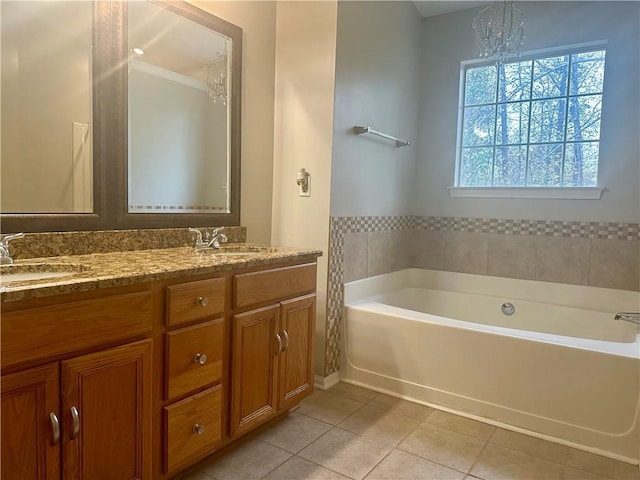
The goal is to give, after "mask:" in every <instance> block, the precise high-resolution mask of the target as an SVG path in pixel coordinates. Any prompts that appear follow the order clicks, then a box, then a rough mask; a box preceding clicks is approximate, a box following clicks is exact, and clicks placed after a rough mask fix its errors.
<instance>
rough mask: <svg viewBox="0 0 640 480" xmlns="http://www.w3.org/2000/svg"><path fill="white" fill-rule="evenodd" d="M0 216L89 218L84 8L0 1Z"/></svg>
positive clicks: (88, 58) (88, 18)
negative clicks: (0, 92)
mask: <svg viewBox="0 0 640 480" xmlns="http://www.w3.org/2000/svg"><path fill="white" fill-rule="evenodd" d="M0 18H1V28H0V31H1V35H2V38H1V44H2V57H1V58H2V68H1V70H0V71H1V87H2V102H1V103H2V108H1V110H2V119H1V124H2V130H1V132H2V134H1V136H2V138H1V145H2V147H1V157H0V158H1V159H2V164H1V172H2V185H1V190H0V191H1V192H2V193H1V202H2V203H1V205H2V212H3V213H14V214H20V213H25V214H59V213H64V214H74V213H93V210H94V209H93V203H94V202H93V200H94V199H93V152H92V150H93V147H92V144H93V125H94V122H93V117H92V111H93V108H92V88H91V84H92V71H91V68H92V52H91V50H92V44H93V41H92V40H93V39H92V28H91V27H92V23H93V22H92V5H91V3H89V2H51V1H49V2H46V1H32V2H25V1H3V2H1V3H0Z"/></svg>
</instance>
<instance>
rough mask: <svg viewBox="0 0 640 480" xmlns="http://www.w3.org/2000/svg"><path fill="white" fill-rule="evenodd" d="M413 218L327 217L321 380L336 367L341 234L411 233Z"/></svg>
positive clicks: (341, 290)
mask: <svg viewBox="0 0 640 480" xmlns="http://www.w3.org/2000/svg"><path fill="white" fill-rule="evenodd" d="M417 218H418V217H414V216H402V217H400V216H398V217H391V216H388V217H371V216H370V217H331V222H330V225H329V282H328V285H327V332H326V335H327V342H326V346H325V363H324V369H325V376H328V375H331V374H332V373H333V372H337V371H338V366H339V365H340V329H341V325H342V307H343V304H344V287H343V283H344V268H343V265H344V235H345V233H357V232H378V231H385V230H411V229H414V228H416V219H417Z"/></svg>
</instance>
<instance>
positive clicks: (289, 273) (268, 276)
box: [233, 263, 316, 308]
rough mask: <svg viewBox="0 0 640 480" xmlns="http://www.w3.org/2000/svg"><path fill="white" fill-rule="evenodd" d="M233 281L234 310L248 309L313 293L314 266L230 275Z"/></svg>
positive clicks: (307, 265) (310, 264)
mask: <svg viewBox="0 0 640 480" xmlns="http://www.w3.org/2000/svg"><path fill="white" fill-rule="evenodd" d="M233 281H234V287H235V296H234V308H244V307H250V306H253V305H258V304H261V303H265V302H271V301H275V300H280V299H284V298H288V297H295V296H298V295H302V294H305V293H311V292H313V291H314V290H315V289H316V264H315V263H307V264H304V265H294V266H292V267H282V268H274V269H271V270H262V271H260V272H252V273H243V274H240V275H234V277H233Z"/></svg>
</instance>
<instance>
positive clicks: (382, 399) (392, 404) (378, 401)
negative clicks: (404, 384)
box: [369, 394, 433, 420]
mask: <svg viewBox="0 0 640 480" xmlns="http://www.w3.org/2000/svg"><path fill="white" fill-rule="evenodd" d="M369 405H371V406H372V407H377V408H382V409H384V410H388V411H392V412H393V413H397V414H398V415H404V416H405V417H411V418H415V419H416V420H424V419H425V417H426V416H427V415H428V414H429V413H430V412H431V411H432V410H433V409H432V408H429V407H426V406H424V405H420V404H419V403H413V402H409V401H407V400H402V399H401V398H396V397H391V396H389V395H383V394H380V395H378V396H377V397H376V398H374V399H373V400H371V401H370V402H369Z"/></svg>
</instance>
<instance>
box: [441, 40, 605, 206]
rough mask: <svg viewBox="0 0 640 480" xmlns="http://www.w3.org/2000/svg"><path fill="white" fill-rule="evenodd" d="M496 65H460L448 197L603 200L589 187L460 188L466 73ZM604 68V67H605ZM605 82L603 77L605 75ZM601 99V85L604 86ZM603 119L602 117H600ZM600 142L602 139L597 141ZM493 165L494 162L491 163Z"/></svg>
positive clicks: (540, 53) (536, 53)
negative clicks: (452, 160)
mask: <svg viewBox="0 0 640 480" xmlns="http://www.w3.org/2000/svg"><path fill="white" fill-rule="evenodd" d="M606 46H607V41H606V40H597V41H594V42H586V43H578V44H571V45H565V46H561V47H552V48H544V49H539V50H530V51H527V52H523V53H522V55H521V56H520V57H518V59H517V60H533V59H536V58H544V57H551V56H553V55H554V54H566V55H571V54H574V53H584V52H588V51H593V50H601V49H603V48H605V49H606ZM492 63H495V61H491V60H489V61H487V60H486V59H481V58H479V59H474V60H463V61H462V62H460V82H459V91H458V123H457V139H456V159H455V172H454V184H453V186H451V187H447V188H448V190H449V195H450V196H451V197H467V198H529V199H532V198H546V199H580V200H597V199H600V198H601V196H602V192H603V191H604V189H605V188H604V187H603V186H591V187H464V186H460V185H459V181H460V167H461V165H460V163H461V160H462V133H463V132H462V129H463V120H464V92H465V80H466V71H467V68H468V67H470V66H476V65H490V64H492ZM605 68H606V67H605ZM605 78H606V75H605ZM603 95H604V85H603ZM603 116H604V115H603ZM599 141H601V139H599ZM494 161H495V159H494ZM600 166H601V164H600V158H598V179H600V178H601V175H600Z"/></svg>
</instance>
